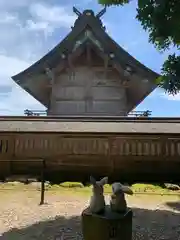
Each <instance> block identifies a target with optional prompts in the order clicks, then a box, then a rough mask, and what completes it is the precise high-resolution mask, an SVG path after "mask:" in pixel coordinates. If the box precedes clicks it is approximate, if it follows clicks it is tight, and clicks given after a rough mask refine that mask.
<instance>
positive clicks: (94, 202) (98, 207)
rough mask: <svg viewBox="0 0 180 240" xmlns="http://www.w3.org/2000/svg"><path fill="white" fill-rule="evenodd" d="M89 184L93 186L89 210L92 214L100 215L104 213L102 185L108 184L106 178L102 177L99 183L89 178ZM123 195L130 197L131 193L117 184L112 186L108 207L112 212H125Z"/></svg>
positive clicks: (125, 204)
mask: <svg viewBox="0 0 180 240" xmlns="http://www.w3.org/2000/svg"><path fill="white" fill-rule="evenodd" d="M90 183H91V184H92V186H93V188H92V192H93V194H92V197H91V199H90V204H89V209H90V211H91V212H92V213H102V212H104V210H105V205H106V203H105V198H104V185H105V184H107V183H108V177H104V178H102V179H101V180H100V181H96V179H95V178H93V177H92V176H91V177H90ZM125 193H126V194H129V195H132V194H133V191H132V190H131V189H130V188H129V187H127V186H124V185H122V184H121V183H119V182H115V183H113V184H112V195H111V200H110V207H111V210H112V211H113V212H125V211H126V209H127V203H126V200H125Z"/></svg>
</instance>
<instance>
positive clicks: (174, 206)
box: [166, 201, 180, 212]
mask: <svg viewBox="0 0 180 240" xmlns="http://www.w3.org/2000/svg"><path fill="white" fill-rule="evenodd" d="M166 206H168V207H170V208H172V209H173V210H176V211H179V212H180V201H179V202H166Z"/></svg>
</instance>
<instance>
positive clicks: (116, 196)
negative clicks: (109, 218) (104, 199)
mask: <svg viewBox="0 0 180 240" xmlns="http://www.w3.org/2000/svg"><path fill="white" fill-rule="evenodd" d="M112 192H113V194H112V195H111V200H110V206H111V210H112V211H113V212H125V211H126V210H127V203H126V199H125V193H126V194H128V195H132V194H133V191H132V190H131V189H130V188H129V187H127V186H124V185H122V184H121V183H118V182H115V183H113V184H112Z"/></svg>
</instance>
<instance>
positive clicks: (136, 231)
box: [0, 208, 180, 240]
mask: <svg viewBox="0 0 180 240" xmlns="http://www.w3.org/2000/svg"><path fill="white" fill-rule="evenodd" d="M133 213H134V216H133V239H136V240H139V239H141V240H149V239H151V240H153V239H166V240H174V239H179V236H180V215H179V214H178V213H173V212H171V211H165V210H158V209H157V210H147V209H139V208H133ZM0 239H1V240H11V239H12V240H32V239H34V240H42V239H43V240H50V239H52V240H63V239H67V240H68V239H83V238H82V234H81V218H80V216H73V217H70V218H65V217H62V216H58V217H56V218H55V219H53V220H48V221H44V222H38V223H36V224H34V225H31V226H28V227H26V228H22V229H11V230H10V231H8V232H5V233H3V234H2V235H1V237H0Z"/></svg>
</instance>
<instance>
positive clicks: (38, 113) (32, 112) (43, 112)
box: [24, 109, 152, 117]
mask: <svg viewBox="0 0 180 240" xmlns="http://www.w3.org/2000/svg"><path fill="white" fill-rule="evenodd" d="M151 113H152V111H149V110H146V111H131V112H130V113H128V116H129V117H149V116H151ZM24 114H25V115H26V116H44V115H45V116H46V115H47V110H29V109H26V110H25V111H24Z"/></svg>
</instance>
